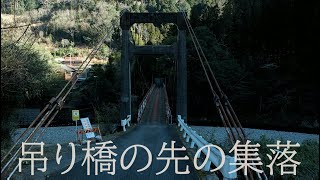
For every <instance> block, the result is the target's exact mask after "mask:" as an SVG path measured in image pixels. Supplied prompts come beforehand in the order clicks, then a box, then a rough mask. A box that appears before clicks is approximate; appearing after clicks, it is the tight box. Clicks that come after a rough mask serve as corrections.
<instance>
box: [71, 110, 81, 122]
mask: <svg viewBox="0 0 320 180" xmlns="http://www.w3.org/2000/svg"><path fill="white" fill-rule="evenodd" d="M72 120H73V121H78V120H80V113H79V110H72Z"/></svg>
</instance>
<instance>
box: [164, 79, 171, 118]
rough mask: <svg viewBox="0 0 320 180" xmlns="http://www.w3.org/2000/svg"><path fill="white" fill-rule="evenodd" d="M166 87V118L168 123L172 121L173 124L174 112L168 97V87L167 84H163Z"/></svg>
mask: <svg viewBox="0 0 320 180" xmlns="http://www.w3.org/2000/svg"><path fill="white" fill-rule="evenodd" d="M163 87H164V93H165V102H166V118H167V123H169V122H170V124H172V114H171V109H170V105H169V99H168V94H167V88H166V85H165V84H163Z"/></svg>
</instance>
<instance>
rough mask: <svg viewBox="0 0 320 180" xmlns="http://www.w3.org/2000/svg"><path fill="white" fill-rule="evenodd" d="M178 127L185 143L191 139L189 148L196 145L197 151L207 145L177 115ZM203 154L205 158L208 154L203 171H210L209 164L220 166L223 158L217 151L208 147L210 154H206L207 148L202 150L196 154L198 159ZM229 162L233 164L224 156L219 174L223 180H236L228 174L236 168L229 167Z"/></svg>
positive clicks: (230, 159) (233, 174) (231, 158)
mask: <svg viewBox="0 0 320 180" xmlns="http://www.w3.org/2000/svg"><path fill="white" fill-rule="evenodd" d="M177 119H178V126H179V127H180V131H183V138H185V139H186V142H190V139H191V142H190V143H191V145H190V148H194V146H195V145H196V146H197V148H198V150H199V149H200V148H202V147H203V146H206V145H209V143H208V142H207V141H206V140H205V139H203V138H202V136H199V135H198V134H197V133H196V131H194V130H192V128H191V127H189V126H188V125H187V124H186V123H185V122H184V120H183V119H182V118H181V116H180V115H178V118H177ZM201 153H203V154H204V155H205V156H206V155H207V154H208V153H210V155H209V158H208V161H207V163H206V164H205V165H204V167H203V170H205V171H210V166H211V164H214V165H215V166H216V167H218V166H220V164H221V161H222V158H223V156H222V155H221V153H220V152H219V150H217V149H216V148H213V147H212V148H211V147H210V152H208V148H202V149H201V152H200V153H198V154H196V155H198V158H199V157H200V154H201ZM230 162H234V157H231V156H228V155H227V156H225V162H224V164H223V166H222V167H221V168H220V169H219V171H220V172H221V174H222V175H223V179H236V178H237V173H231V174H229V172H231V171H233V170H235V169H236V166H234V165H230V164H229V163H230Z"/></svg>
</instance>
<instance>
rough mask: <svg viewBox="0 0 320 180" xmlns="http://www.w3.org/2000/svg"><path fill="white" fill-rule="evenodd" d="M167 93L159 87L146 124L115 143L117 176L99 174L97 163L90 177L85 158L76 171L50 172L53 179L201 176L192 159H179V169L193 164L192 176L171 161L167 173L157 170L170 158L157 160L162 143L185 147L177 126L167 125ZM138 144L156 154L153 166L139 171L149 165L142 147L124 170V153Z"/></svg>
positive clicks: (133, 179) (190, 177)
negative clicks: (65, 172) (176, 171)
mask: <svg viewBox="0 0 320 180" xmlns="http://www.w3.org/2000/svg"><path fill="white" fill-rule="evenodd" d="M163 96H164V92H163V89H161V88H156V89H155V90H154V92H153V94H152V96H151V98H150V99H149V102H148V106H147V108H146V110H145V113H144V114H143V117H142V123H141V124H139V125H137V126H136V127H135V129H133V130H132V131H130V132H128V133H126V134H124V135H123V136H121V137H119V138H117V139H115V140H114V144H115V145H116V146H117V149H115V150H114V152H115V153H117V154H118V155H117V156H116V158H115V159H116V167H115V175H110V174H107V173H106V172H102V173H99V174H98V175H97V176H95V175H94V172H95V171H94V163H91V175H90V176H87V164H84V166H81V164H82V161H80V162H78V163H76V164H75V165H74V167H73V168H72V170H71V171H70V172H68V173H67V174H65V175H60V173H61V172H62V171H61V172H57V173H55V174H52V175H50V178H49V179H77V180H80V179H120V180H122V179H125V180H130V179H132V180H136V179H139V180H140V179H145V180H146V179H166V180H169V179H199V178H198V176H197V173H196V172H195V170H194V167H193V165H192V162H191V161H190V160H179V161H178V169H179V171H185V170H186V166H189V171H190V174H189V175H177V174H175V162H174V161H171V162H170V166H169V168H168V170H167V171H166V172H164V173H163V174H160V175H158V176H156V173H157V172H160V171H162V169H163V168H164V167H165V166H166V160H157V159H156V157H157V156H158V154H159V152H160V150H161V147H162V143H163V142H166V143H168V145H167V147H168V148H169V147H171V141H176V143H175V147H178V148H179V147H181V146H182V143H181V140H180V138H179V135H178V134H177V131H176V127H175V125H167V124H166V122H165V119H164V117H165V102H164V98H163ZM134 144H142V145H144V146H146V147H147V148H149V150H150V151H151V153H152V156H153V159H152V164H151V166H150V167H149V168H148V169H147V170H145V171H143V172H140V173H138V172H137V170H138V169H141V168H143V167H144V166H145V165H146V164H147V153H146V152H145V151H144V150H143V149H142V148H138V150H137V157H136V160H135V162H134V163H133V165H132V166H131V168H130V169H128V170H123V169H122V168H121V166H120V157H121V154H122V152H123V151H124V150H125V149H126V148H128V147H129V146H130V145H134ZM132 154H133V149H131V150H130V151H128V152H127V155H126V158H125V160H124V161H125V164H126V165H127V164H128V163H129V161H130V160H131V157H132ZM170 155H171V154H170V152H164V153H163V154H162V155H161V157H170ZM175 156H176V157H184V156H186V152H184V151H182V152H177V153H175Z"/></svg>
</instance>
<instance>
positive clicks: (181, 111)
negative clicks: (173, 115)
mask: <svg viewBox="0 0 320 180" xmlns="http://www.w3.org/2000/svg"><path fill="white" fill-rule="evenodd" d="M186 53H187V49H186V31H185V30H179V31H178V52H177V57H176V58H177V92H176V93H177V109H176V112H177V115H181V117H182V119H185V120H186V121H187V60H186Z"/></svg>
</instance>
